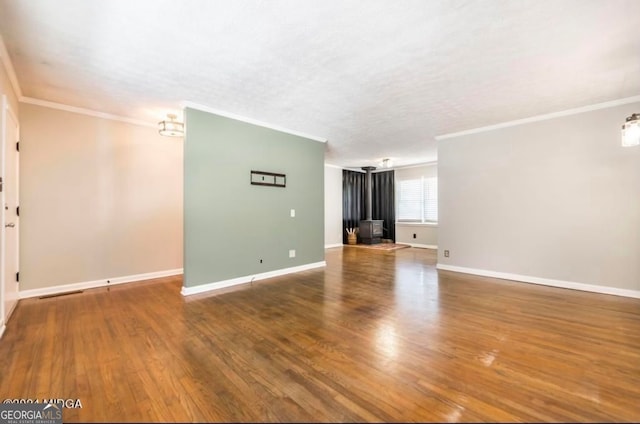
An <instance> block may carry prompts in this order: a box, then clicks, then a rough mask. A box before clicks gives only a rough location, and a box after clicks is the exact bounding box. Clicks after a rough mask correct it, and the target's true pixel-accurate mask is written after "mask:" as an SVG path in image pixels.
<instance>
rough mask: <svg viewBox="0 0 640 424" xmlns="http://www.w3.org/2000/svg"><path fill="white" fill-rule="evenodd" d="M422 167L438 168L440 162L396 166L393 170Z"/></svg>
mask: <svg viewBox="0 0 640 424" xmlns="http://www.w3.org/2000/svg"><path fill="white" fill-rule="evenodd" d="M422 166H438V160H437V159H436V160H432V161H429V162H422V163H415V164H412V165H402V166H394V167H393V168H392V169H409V168H419V167H422Z"/></svg>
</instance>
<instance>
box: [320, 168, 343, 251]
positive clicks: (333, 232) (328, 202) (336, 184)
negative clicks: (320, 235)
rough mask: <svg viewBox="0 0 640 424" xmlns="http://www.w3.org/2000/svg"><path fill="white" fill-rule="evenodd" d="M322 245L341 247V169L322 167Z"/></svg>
mask: <svg viewBox="0 0 640 424" xmlns="http://www.w3.org/2000/svg"><path fill="white" fill-rule="evenodd" d="M324 221H325V223H324V245H325V247H334V246H337V245H340V246H342V168H337V167H335V166H329V165H325V167H324Z"/></svg>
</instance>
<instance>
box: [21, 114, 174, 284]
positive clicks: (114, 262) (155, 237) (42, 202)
mask: <svg viewBox="0 0 640 424" xmlns="http://www.w3.org/2000/svg"><path fill="white" fill-rule="evenodd" d="M20 106H21V116H20V117H21V135H22V140H21V143H20V147H21V149H20V161H21V163H20V166H21V169H20V172H21V177H20V192H21V207H20V211H21V218H20V220H21V232H20V263H21V269H20V277H21V278H20V286H21V291H24V290H26V291H30V290H31V291H33V289H42V288H50V287H54V286H60V285H66V284H75V283H84V282H88V281H95V280H105V282H106V279H116V278H119V277H127V276H133V275H138V274H146V273H153V272H163V271H169V270H176V269H180V268H182V186H183V184H182V181H183V172H182V170H183V164H182V158H183V151H182V147H183V145H182V143H183V141H182V139H180V138H169V137H162V136H160V135H158V133H157V131H156V129H155V128H150V127H144V126H139V125H133V124H129V123H125V122H120V121H114V120H108V119H103V118H97V117H93V116H87V115H82V114H77V113H72V112H67V111H63V110H56V109H52V108H47V107H42V106H36V105H32V104H26V103H22V104H21V105H20Z"/></svg>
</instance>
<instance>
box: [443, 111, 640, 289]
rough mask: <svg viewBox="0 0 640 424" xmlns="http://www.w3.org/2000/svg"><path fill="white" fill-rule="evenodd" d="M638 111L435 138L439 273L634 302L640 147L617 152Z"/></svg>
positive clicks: (639, 259)
mask: <svg viewBox="0 0 640 424" xmlns="http://www.w3.org/2000/svg"><path fill="white" fill-rule="evenodd" d="M639 111H640V103H633V104H627V105H622V106H616V107H611V108H607V109H600V110H595V111H591V112H585V113H580V114H576V115H571V116H565V117H559V118H554V119H549V120H543V121H539V122H532V123H527V124H522V125H518V126H513V127H508V128H502V129H497V130H492V131H487V132H480V133H476V134H471V135H463V136H459V137H456V138H451V139H445V140H440V141H439V143H438V174H439V175H438V177H439V202H440V210H439V215H440V217H439V218H440V222H439V248H440V250H439V254H438V262H439V268H442V269H455V270H459V271H463V272H472V273H478V274H484V275H495V276H499V277H504V278H512V279H516V280H521V281H529V282H536V283H542V284H550V285H558V286H565V287H573V288H579V289H585V290H593V291H601V292H608V293H613V294H622V295H629V296H640V147H633V148H624V147H621V145H620V127H621V124H622V123H623V122H624V119H625V117H627V116H629V115H630V114H631V113H632V112H639ZM445 249H446V250H449V251H450V257H448V258H446V257H444V256H443V251H444V250H445Z"/></svg>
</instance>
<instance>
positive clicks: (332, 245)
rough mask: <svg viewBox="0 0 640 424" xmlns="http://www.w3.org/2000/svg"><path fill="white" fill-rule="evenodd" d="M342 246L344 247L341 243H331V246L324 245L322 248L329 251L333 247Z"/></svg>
mask: <svg viewBox="0 0 640 424" xmlns="http://www.w3.org/2000/svg"><path fill="white" fill-rule="evenodd" d="M342 246H344V244H342V243H333V244H325V245H324V248H325V249H331V248H333V247H342Z"/></svg>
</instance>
